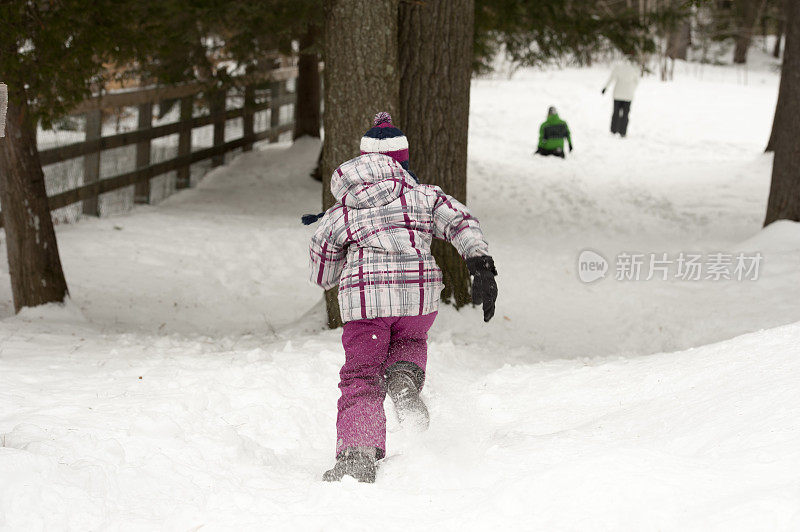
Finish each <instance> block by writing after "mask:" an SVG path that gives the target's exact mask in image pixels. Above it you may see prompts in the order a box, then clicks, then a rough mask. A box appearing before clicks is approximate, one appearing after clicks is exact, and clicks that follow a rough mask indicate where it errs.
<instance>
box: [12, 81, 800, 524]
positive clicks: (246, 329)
mask: <svg viewBox="0 0 800 532" xmlns="http://www.w3.org/2000/svg"><path fill="white" fill-rule="evenodd" d="M715 72H716V74H720V75H718V76H715V77H714V79H713V80H711V81H709V80H708V79H707V78H701V77H699V76H692V75H689V74H686V73H680V74H681V76H682V77H679V79H678V80H677V81H676V82H675V83H673V84H660V83H658V82H656V81H654V80H652V79H646V80H644V82H643V83H642V85H641V87H640V96H641V97H640V98H639V99H637V101H635V102H634V108H633V111H632V115H631V129H630V136H629V138H627V139H625V140H621V139H619V138H614V137H611V136H610V135H609V134H607V133H606V128H607V121H608V116H607V115H608V114H609V113H610V102H609V101H608V100H604V99H602V98H601V96H600V94H599V89H600V87H601V86H602V83H603V82H604V81H605V76H606V75H607V72H606V71H605V69H601V68H594V69H582V70H576V69H567V70H562V71H545V72H540V71H524V72H521V73H519V75H517V76H515V77H514V78H513V79H510V80H491V79H482V80H477V81H475V82H474V85H473V92H472V110H471V128H470V161H469V170H468V171H469V177H470V191H469V193H470V198H469V200H470V204H471V206H472V208H473V209H474V211H475V212H476V214H477V215H478V216H479V218H480V219H481V220H482V221H483V224H484V227H485V229H486V233H487V236H488V238H489V241H490V245H491V250H492V253H493V255H494V256H495V260H496V262H497V265H498V269H499V271H500V276H499V277H498V284H499V287H500V299H499V301H498V312H497V316H496V318H495V319H494V320H493V321H492V322H491V323H489V324H483V323H482V321H481V319H480V316H479V311H478V310H477V309H472V308H466V309H462V310H460V311H455V310H454V309H452V308H445V309H443V310H442V312H441V313H440V317H439V319H438V320H437V323H436V325H435V326H434V329H433V330H432V332H431V336H430V361H429V372H428V379H427V384H426V389H425V392H424V394H425V396H426V399H427V401H428V403H429V406H430V410H431V414H432V424H431V429H430V430H429V431H428V432H426V433H424V434H422V435H411V434H405V433H404V432H402V431H400V430H399V429H398V426H397V424H396V423H395V422H394V420H393V419H392V416H391V413H390V416H389V417H390V427H389V429H390V434H389V438H388V452H389V457H388V458H387V459H386V460H384V462H383V463H382V466H381V469H380V472H379V476H378V482H377V483H376V484H375V485H372V486H364V485H358V484H355V483H349V482H345V483H342V484H337V485H328V484H324V483H322V482H321V481H320V480H319V479H320V476H321V473H322V471H323V470H324V469H326V468H327V467H329V466H330V465H331V464H332V459H333V457H332V453H333V444H334V433H335V429H334V425H335V416H336V410H335V404H336V400H337V398H338V390H337V388H336V384H337V380H338V370H339V367H340V366H341V363H342V359H343V354H342V350H341V345H340V337H339V333H338V332H337V331H327V330H324V329H323V316H324V308H323V306H322V303H321V298H320V292H319V290H318V289H316V288H315V287H313V286H310V285H309V284H308V283H307V281H306V261H307V255H306V253H307V250H306V245H307V240H308V237H309V236H310V232H311V231H312V230H313V228H308V227H304V226H302V225H301V224H300V223H299V216H300V215H301V214H303V213H307V212H316V211H317V210H318V205H319V197H320V190H319V185H318V184H317V183H316V182H314V181H312V180H311V179H309V178H308V177H307V175H308V173H309V171H310V170H311V169H312V168H313V166H314V164H315V162H316V158H317V154H318V150H319V143H318V142H316V141H311V140H308V139H306V140H303V141H302V142H299V143H297V144H295V145H294V146H291V147H289V146H287V145H286V144H280V145H270V146H268V147H265V148H264V149H262V150H259V151H255V152H252V153H247V154H243V155H242V156H240V157H238V158H236V159H235V160H234V161H233V162H232V163H231V164H229V165H227V166H224V167H221V168H217V169H215V170H214V171H212V172H211V173H209V174H208V176H207V177H206V178H205V179H204V180H203V182H202V183H201V184H200V185H199V186H198V187H196V188H194V189H191V190H188V191H184V192H182V193H180V194H177V195H175V196H173V197H171V198H169V199H167V200H166V201H164V202H163V203H161V204H160V205H158V206H157V207H153V206H144V207H137V208H136V209H134V211H133V212H132V213H130V214H126V215H120V216H111V217H107V218H102V219H99V220H85V221H82V222H81V223H78V224H74V225H69V226H60V227H58V240H59V248H60V251H61V256H62V262H63V264H64V269H65V271H66V275H67V280H68V282H69V286H70V293H71V297H72V301H71V302H70V303H68V304H67V305H65V306H47V307H42V308H37V309H28V310H25V311H24V312H23V313H21V314H20V315H19V316H16V317H12V314H13V311H12V306H11V298H10V289H9V284H8V280H7V278H6V280H5V281H3V279H2V277H6V276H7V271H5V270H4V271H3V272H1V273H2V275H0V314H2V315H3V316H5V319H3V320H2V321H0V374H1V375H2V380H3V386H2V387H0V445H1V446H0V478H2V482H1V483H0V528H3V529H9V530H43V529H75V530H86V529H90V530H94V529H112V530H141V529H164V530H196V529H200V528H202V529H203V530H206V529H208V530H218V529H224V530H228V529H248V530H250V529H252V530H263V529H285V530H319V529H325V530H365V529H374V528H375V527H376V526H379V527H381V528H385V529H389V530H395V529H404V530H405V529H407V528H408V523H410V522H411V523H414V525H415V526H417V527H419V528H421V529H445V530H449V529H456V528H458V529H489V528H491V529H501V528H508V529H547V530H550V529H556V530H563V529H567V530H570V529H571V530H576V529H580V530H585V529H592V530H620V529H623V530H628V529H637V530H639V529H646V530H651V529H658V530H670V529H680V530H685V529H696V530H709V529H717V530H732V529H750V530H752V529H758V530H764V529H783V530H793V529H797V528H798V527H800V503H798V501H800V480H798V479H800V452H798V449H800V423H799V422H798V419H800V392H798V387H797V384H796V383H797V382H798V379H800V363H798V360H797V356H796V353H797V351H798V347H799V346H800V306H798V305H797V301H798V300H799V299H800V282H798V281H800V278H799V277H798V276H799V275H800V270H798V268H797V265H798V264H800V238H798V237H800V225H799V224H796V223H790V222H780V223H776V224H773V225H771V226H769V227H767V228H766V229H763V230H762V229H761V223H762V221H763V216H764V212H765V207H766V203H765V202H766V197H767V192H768V186H769V174H770V163H771V161H770V157H769V156H764V155H763V154H762V148H763V142H764V141H765V140H766V136H767V134H768V131H769V124H770V122H771V118H772V110H773V108H774V102H775V94H776V91H775V89H776V86H777V77H776V76H775V75H774V74H770V73H768V72H766V73H763V72H762V73H758V74H757V75H755V74H754V75H753V76H751V78H750V79H751V81H752V83H750V84H748V85H741V84H737V83H735V82H730V81H726V78H725V77H724V76H723V75H722V74H723V73H724V72H722V71H719V70H716V71H715ZM756 81H758V83H756ZM551 104H555V105H557V106H558V107H559V108H560V110H561V114H562V115H563V117H564V118H565V119H567V120H568V121H569V123H570V127H571V129H572V131H573V135H574V141H575V145H576V151H575V152H574V153H573V154H572V156H569V157H568V158H567V160H565V161H561V160H558V161H554V160H549V159H540V158H533V157H531V152H532V151H533V149H534V144H535V138H533V137H532V136H531V133H530V132H531V131H532V130H533V129H534V128H533V127H532V126H531V124H534V125H535V124H538V120H539V118H540V117H541V116H542V115H544V113H545V112H546V109H547V106H549V105H551ZM412 163H413V160H412ZM421 177H422V178H423V179H424V178H425V177H424V176H421ZM586 248H592V249H595V250H596V251H598V252H599V253H601V254H603V256H604V257H606V258H607V259H609V260H610V261H613V259H614V257H615V256H616V255H617V254H618V253H620V252H623V251H625V252H641V253H658V252H666V253H670V254H675V253H679V252H700V253H704V254H708V253H713V252H731V253H733V252H747V253H756V252H757V253H761V254H762V255H763V268H762V270H761V271H760V276H759V278H758V280H756V281H749V282H714V281H710V280H702V281H697V282H688V281H681V280H678V279H674V278H672V279H670V280H667V281H661V280H651V281H638V282H623V281H617V280H615V279H614V276H613V275H611V276H609V277H608V278H606V279H604V280H600V281H597V282H595V283H592V284H584V283H582V282H580V281H579V279H578V276H577V272H576V260H577V257H578V254H579V252H580V251H581V250H583V249H586ZM0 267H2V268H5V266H0ZM611 272H612V273H613V269H612V270H611ZM387 407H388V406H387ZM388 408H390V409H391V407H388Z"/></svg>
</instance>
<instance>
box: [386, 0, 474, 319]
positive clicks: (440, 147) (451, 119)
mask: <svg viewBox="0 0 800 532" xmlns="http://www.w3.org/2000/svg"><path fill="white" fill-rule="evenodd" d="M474 17H475V4H474V0H448V1H437V2H424V3H423V2H403V3H402V4H401V5H400V16H399V20H400V22H399V42H400V50H399V54H400V118H401V120H399V121H398V122H399V125H400V127H401V129H403V131H404V132H405V134H406V136H407V137H408V142H409V150H410V165H411V169H412V171H414V172H415V173H416V174H417V176H418V177H419V178H420V180H421V181H422V182H424V183H432V184H435V185H439V186H441V187H442V189H444V190H445V192H447V193H448V194H450V195H452V196H453V197H455V198H456V199H458V200H459V201H461V202H463V203H466V201H467V131H468V128H469V92H470V78H471V74H472V48H473V27H474ZM432 251H433V255H434V257H435V258H436V262H437V263H438V265H439V267H440V268H441V269H442V272H443V273H444V282H445V288H444V290H443V291H442V299H443V300H444V301H448V302H452V303H453V304H455V306H456V307H460V306H462V305H465V304H467V303H468V302H469V301H470V294H469V272H467V268H466V266H465V265H464V260H463V259H462V258H461V257H460V256H459V254H458V252H457V251H456V250H455V248H453V246H452V245H450V244H448V243H446V242H442V241H435V242H434V244H433V246H432Z"/></svg>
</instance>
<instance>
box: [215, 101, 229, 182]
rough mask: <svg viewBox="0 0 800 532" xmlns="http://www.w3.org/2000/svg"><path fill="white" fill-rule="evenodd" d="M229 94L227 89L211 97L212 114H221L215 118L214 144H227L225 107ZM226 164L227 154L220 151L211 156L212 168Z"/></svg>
mask: <svg viewBox="0 0 800 532" xmlns="http://www.w3.org/2000/svg"><path fill="white" fill-rule="evenodd" d="M227 95H228V91H227V90H222V91H220V92H219V93H217V94H214V95H212V97H211V114H221V115H222V116H218V117H216V118H214V146H215V147H216V146H222V145H223V144H225V116H224V113H225V107H226V98H227ZM223 164H225V154H224V153H220V154H218V155H214V156H213V157H212V158H211V168H214V167H216V166H221V165H223Z"/></svg>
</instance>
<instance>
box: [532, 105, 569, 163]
mask: <svg viewBox="0 0 800 532" xmlns="http://www.w3.org/2000/svg"><path fill="white" fill-rule="evenodd" d="M564 139H567V142H568V143H569V151H570V152H572V137H571V135H570V132H569V126H568V125H567V123H566V122H565V121H563V120H561V118H560V117H559V116H558V112H557V111H556V108H555V107H553V106H550V108H549V109H548V110H547V119H546V120H545V121H544V122H542V125H541V126H539V147H538V148H536V153H538V154H539V155H555V156H556V157H561V158H562V159H563V158H564Z"/></svg>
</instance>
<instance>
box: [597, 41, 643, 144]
mask: <svg viewBox="0 0 800 532" xmlns="http://www.w3.org/2000/svg"><path fill="white" fill-rule="evenodd" d="M611 83H613V84H614V112H613V114H612V115H611V133H619V134H620V135H621V136H623V137H624V136H625V135H627V133H628V114H629V113H630V111H631V102H632V101H633V94H634V93H635V92H636V86H637V85H638V84H639V67H637V66H636V65H634V64H633V56H631V55H626V56H625V60H623V61H622V62H620V63H617V64H616V65H614V69H613V70H612V71H611V76H609V78H608V81H606V84H605V86H604V87H603V90H602V91H601V92H602V94H605V93H606V89H608V87H609V85H611Z"/></svg>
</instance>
